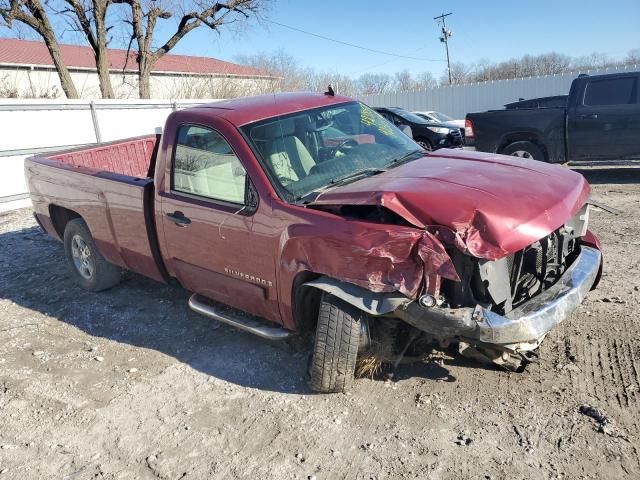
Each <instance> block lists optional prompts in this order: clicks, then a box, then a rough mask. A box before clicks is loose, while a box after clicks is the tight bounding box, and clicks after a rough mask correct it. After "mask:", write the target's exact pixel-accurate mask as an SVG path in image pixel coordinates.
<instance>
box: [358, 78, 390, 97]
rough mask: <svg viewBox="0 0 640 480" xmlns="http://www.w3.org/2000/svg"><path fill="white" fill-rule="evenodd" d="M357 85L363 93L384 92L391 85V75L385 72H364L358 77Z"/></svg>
mask: <svg viewBox="0 0 640 480" xmlns="http://www.w3.org/2000/svg"><path fill="white" fill-rule="evenodd" d="M357 82H358V87H359V91H360V93H362V94H363V95H371V94H374V93H384V92H386V91H387V90H389V89H390V87H391V83H392V82H391V77H390V76H389V75H387V74H386V73H365V74H364V75H360V77H359V78H358V81H357Z"/></svg>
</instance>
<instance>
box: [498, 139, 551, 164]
mask: <svg viewBox="0 0 640 480" xmlns="http://www.w3.org/2000/svg"><path fill="white" fill-rule="evenodd" d="M500 153H502V154H504V155H511V156H513V157H520V158H527V159H529V160H541V161H545V160H546V158H545V156H544V152H543V151H542V149H541V148H540V147H539V146H538V145H536V144H535V143H533V142H527V141H521V142H513V143H510V144H509V145H507V146H506V147H504V148H503V149H502V152H500Z"/></svg>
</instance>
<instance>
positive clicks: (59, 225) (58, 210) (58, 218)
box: [49, 205, 82, 239]
mask: <svg viewBox="0 0 640 480" xmlns="http://www.w3.org/2000/svg"><path fill="white" fill-rule="evenodd" d="M49 218H50V219H51V224H52V225H53V228H55V229H56V233H57V234H58V237H60V239H63V238H64V229H65V227H66V226H67V223H69V221H70V220H73V219H74V218H82V217H81V216H80V215H79V214H78V213H77V212H74V211H73V210H69V209H68V208H64V207H60V206H58V205H49Z"/></svg>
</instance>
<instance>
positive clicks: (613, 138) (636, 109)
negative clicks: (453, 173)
mask: <svg viewBox="0 0 640 480" xmlns="http://www.w3.org/2000/svg"><path fill="white" fill-rule="evenodd" d="M639 83H640V73H639V72H630V73H616V74H611V75H595V76H587V75H583V76H580V77H578V78H576V79H575V80H574V81H573V83H572V84H571V90H570V91H569V96H568V97H567V99H566V102H565V101H563V100H562V99H559V98H556V99H555V100H553V102H562V103H561V105H562V104H564V105H563V106H559V107H546V106H545V107H542V106H541V107H539V106H538V105H536V106H534V107H533V108H520V107H516V108H509V106H508V108H507V109H506V110H493V111H488V112H484V113H470V114H468V115H467V119H466V131H467V132H466V136H467V138H469V137H472V138H474V140H475V147H476V150H480V151H483V152H498V153H504V154H506V155H516V156H519V157H524V158H533V159H536V160H543V161H546V162H551V163H563V162H567V161H577V162H584V161H611V160H640V89H639V88H638V84H639ZM544 103H545V102H543V104H544ZM547 104H548V103H547ZM556 104H557V103H556Z"/></svg>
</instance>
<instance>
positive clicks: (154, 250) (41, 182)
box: [25, 135, 166, 281]
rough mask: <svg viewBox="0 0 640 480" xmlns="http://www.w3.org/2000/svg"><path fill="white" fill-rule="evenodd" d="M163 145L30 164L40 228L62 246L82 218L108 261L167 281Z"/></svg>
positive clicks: (111, 146) (119, 146) (83, 151)
mask: <svg viewBox="0 0 640 480" xmlns="http://www.w3.org/2000/svg"><path fill="white" fill-rule="evenodd" d="M158 144H159V142H158V137H156V136H155V135H150V136H145V137H137V138H131V139H125V140H121V141H116V142H110V143H105V144H99V145H92V146H89V147H81V148H76V149H72V150H65V151H60V152H55V153H52V154H49V155H46V156H45V155H36V156H33V157H29V158H27V159H26V160H25V176H26V179H27V184H28V186H29V191H30V193H31V199H32V202H33V208H34V211H35V214H36V218H37V219H38V222H39V223H40V224H41V226H42V227H43V228H44V229H45V230H46V231H47V232H48V233H49V234H51V235H52V236H53V237H54V238H58V239H60V240H62V237H63V235H64V224H65V223H66V220H68V219H69V218H73V217H75V216H81V217H82V218H83V219H84V220H85V222H86V223H87V225H88V227H89V230H90V231H91V234H92V236H93V238H94V240H95V242H96V246H97V247H98V249H99V250H100V252H101V253H102V255H103V256H104V257H105V258H106V259H107V260H108V261H110V262H111V263H114V264H116V265H119V266H120V267H122V268H125V269H127V270H132V271H134V272H138V273H141V274H143V275H146V276H148V277H151V278H154V279H156V280H161V281H162V280H164V279H166V276H165V275H164V267H163V264H162V260H161V255H160V253H159V248H158V243H157V236H156V230H155V217H154V213H153V212H154V209H153V198H154V184H153V174H152V173H151V172H152V171H153V169H154V168H155V156H156V149H157V146H158Z"/></svg>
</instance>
